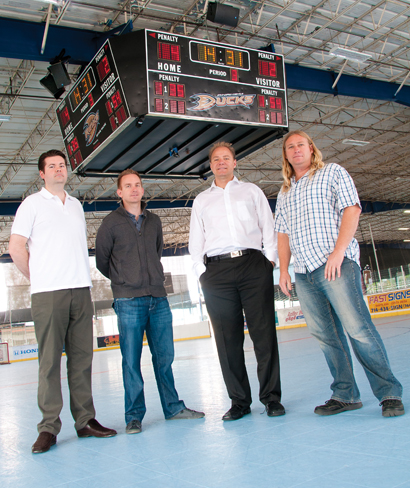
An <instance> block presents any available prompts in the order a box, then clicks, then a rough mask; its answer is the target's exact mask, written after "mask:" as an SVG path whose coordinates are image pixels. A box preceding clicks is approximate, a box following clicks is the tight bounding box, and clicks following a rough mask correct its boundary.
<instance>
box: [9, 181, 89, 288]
mask: <svg viewBox="0 0 410 488" xmlns="http://www.w3.org/2000/svg"><path fill="white" fill-rule="evenodd" d="M11 233H12V234H18V235H21V236H23V237H26V238H27V239H28V241H27V244H28V248H29V254H30V256H29V268H30V282H31V293H32V294H33V293H41V292H45V291H55V290H66V289H68V288H84V287H88V286H91V277H90V265H89V261H88V248H87V229H86V224H85V218H84V211H83V208H82V206H81V203H80V202H79V201H78V200H77V199H76V198H74V197H71V196H70V195H68V193H67V192H66V199H65V203H64V204H63V202H62V201H61V200H60V198H59V197H58V196H56V195H53V194H51V193H50V192H49V191H48V190H46V189H45V188H43V189H42V190H41V191H40V192H38V193H35V194H33V195H30V196H29V197H27V198H26V199H25V200H24V201H23V202H22V204H21V205H20V207H19V208H18V210H17V213H16V216H15V219H14V223H13V227H12V229H11Z"/></svg>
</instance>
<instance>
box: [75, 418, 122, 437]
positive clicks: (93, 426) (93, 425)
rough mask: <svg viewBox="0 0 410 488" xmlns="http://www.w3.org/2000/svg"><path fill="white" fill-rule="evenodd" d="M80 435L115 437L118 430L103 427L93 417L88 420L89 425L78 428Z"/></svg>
mask: <svg viewBox="0 0 410 488" xmlns="http://www.w3.org/2000/svg"><path fill="white" fill-rule="evenodd" d="M77 435H78V437H113V436H114V435H117V431H116V430H114V429H107V427H103V426H102V425H101V424H100V423H99V422H97V421H96V420H95V419H91V420H89V421H88V422H87V425H86V426H85V427H83V428H82V429H80V430H77Z"/></svg>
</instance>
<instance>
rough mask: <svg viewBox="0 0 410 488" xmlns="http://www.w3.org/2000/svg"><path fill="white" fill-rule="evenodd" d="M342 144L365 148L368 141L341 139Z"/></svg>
mask: <svg viewBox="0 0 410 488" xmlns="http://www.w3.org/2000/svg"><path fill="white" fill-rule="evenodd" d="M342 143H343V144H350V145H351V146H367V144H370V141H356V140H355V139H343V141H342Z"/></svg>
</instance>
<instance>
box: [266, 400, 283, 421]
mask: <svg viewBox="0 0 410 488" xmlns="http://www.w3.org/2000/svg"><path fill="white" fill-rule="evenodd" d="M266 413H267V414H268V417H279V415H285V413H286V412H285V407H284V406H283V405H282V404H281V403H279V402H277V401H273V402H269V403H268V404H267V405H266Z"/></svg>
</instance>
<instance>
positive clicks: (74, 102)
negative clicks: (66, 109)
mask: <svg viewBox="0 0 410 488" xmlns="http://www.w3.org/2000/svg"><path fill="white" fill-rule="evenodd" d="M94 86H95V79H94V75H93V72H92V70H90V69H89V70H88V71H87V73H86V74H85V75H84V76H82V77H81V78H80V81H78V82H77V86H76V87H75V88H74V90H73V91H72V92H71V93H70V103H71V109H72V111H73V112H74V111H75V110H76V109H77V107H78V106H79V105H80V103H81V102H82V101H83V100H84V98H86V97H87V96H88V94H89V93H90V92H91V90H92V89H93V88H94Z"/></svg>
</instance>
